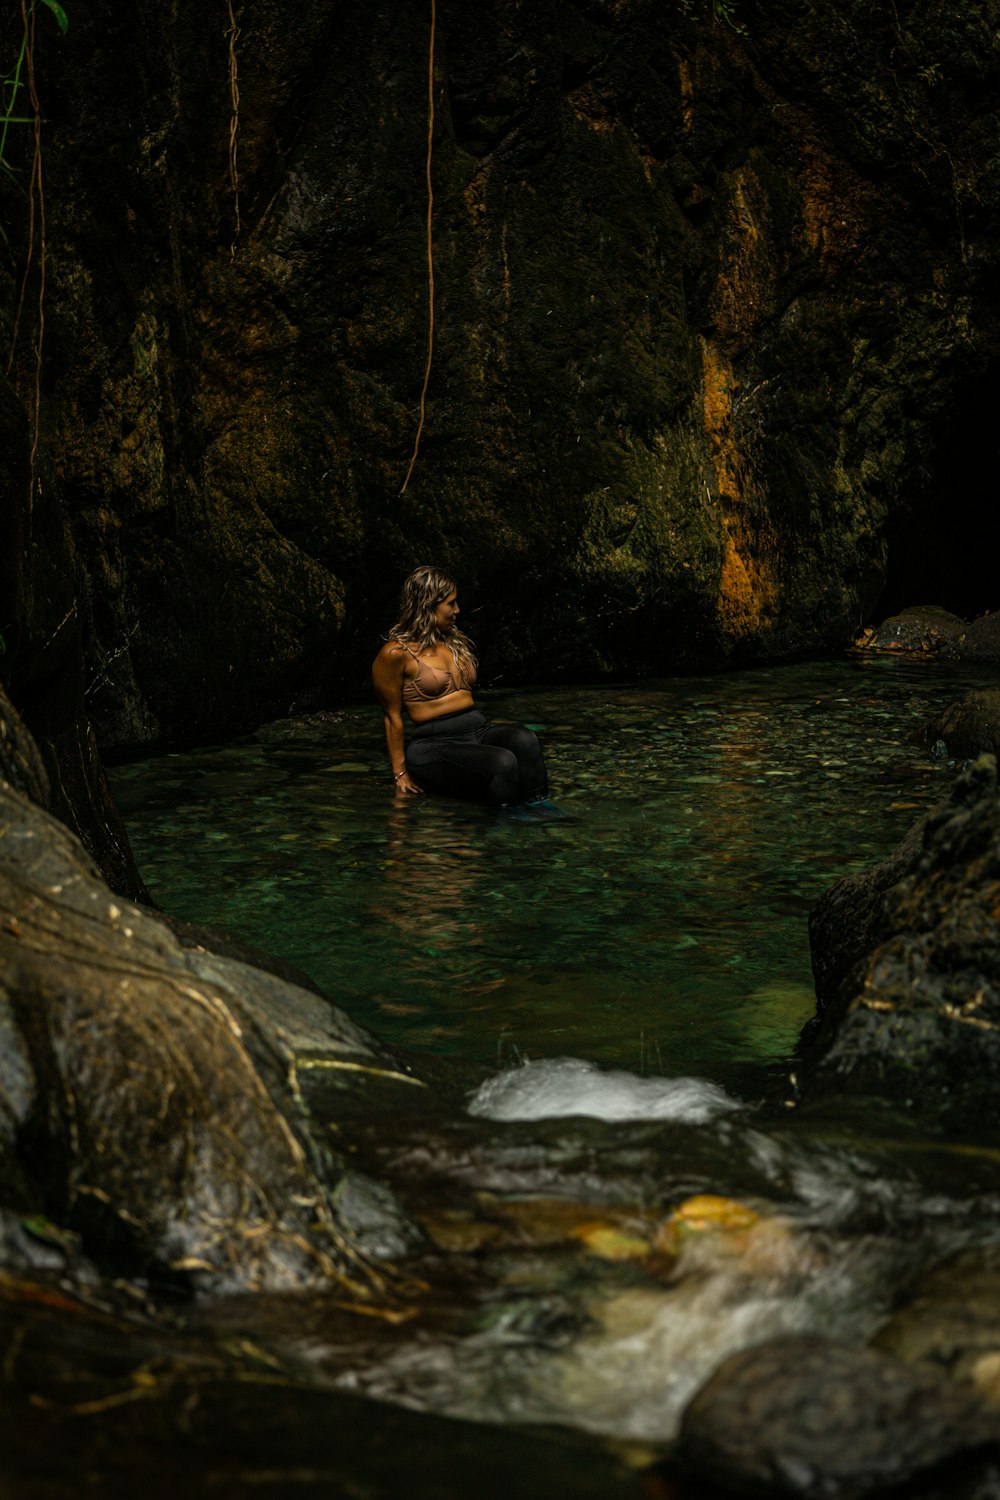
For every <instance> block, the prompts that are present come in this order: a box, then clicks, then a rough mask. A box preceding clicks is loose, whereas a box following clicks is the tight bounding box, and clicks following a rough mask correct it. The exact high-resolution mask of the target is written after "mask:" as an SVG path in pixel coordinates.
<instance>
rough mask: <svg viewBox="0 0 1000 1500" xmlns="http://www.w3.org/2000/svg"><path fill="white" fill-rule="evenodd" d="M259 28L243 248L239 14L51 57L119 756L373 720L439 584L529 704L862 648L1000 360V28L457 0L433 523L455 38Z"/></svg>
mask: <svg viewBox="0 0 1000 1500" xmlns="http://www.w3.org/2000/svg"><path fill="white" fill-rule="evenodd" d="M235 11H236V17H237V21H238V28H239V29H238V34H237V36H236V39H235V55H236V61H237V69H238V85H239V136H238V168H239V211H240V227H239V233H237V227H236V213H235V209H236V203H235V200H234V194H233V191H232V185H231V182H230V176H229V165H228V140H229V130H230V122H231V113H232V105H231V95H230V85H229V58H228V42H227V35H226V33H227V30H228V26H229V21H228V10H227V5H226V4H225V3H222V0H220V3H215V0H213V3H212V4H210V5H198V6H195V5H194V4H193V3H190V0H189V3H187V4H175V5H173V6H154V5H153V4H152V3H150V0H140V3H137V4H135V5H133V6H129V7H128V8H122V7H115V6H113V5H112V4H111V3H110V0H93V3H89V4H87V5H86V6H84V5H83V3H82V0H81V3H80V4H78V5H77V6H74V8H73V11H72V13H71V20H70V29H69V32H68V34H67V36H66V37H65V38H59V37H58V36H57V35H56V33H55V29H54V28H52V29H51V31H50V32H46V33H42V31H41V28H40V35H39V43H38V76H39V88H40V91H41V92H42V94H43V97H44V109H45V116H46V119H45V127H44V139H43V150H44V153H45V158H44V159H45V173H46V176H45V183H46V203H47V215H48V224H47V234H48V264H47V286H46V337H45V352H44V362H43V371H42V381H43V404H42V448H43V453H44V456H45V462H46V464H47V465H48V468H47V471H46V472H47V474H48V475H49V476H50V478H49V480H48V483H49V485H50V493H51V499H52V503H53V504H56V505H58V507H59V508H60V513H61V514H62V516H63V517H64V518H65V522H66V530H67V536H68V539H69V540H68V545H69V548H70V551H71V554H72V563H71V579H72V587H73V589H74V590H75V594H76V599H77V602H78V607H79V620H80V630H81V639H82V642H83V648H84V653H85V660H86V670H85V674H84V686H85V688H86V690H87V708H88V711H89V713H90V715H91V716H92V718H93V720H94V722H95V723H96V725H97V727H98V732H99V737H100V739H101V743H102V745H104V746H105V747H106V748H107V749H109V750H127V749H131V748H134V747H136V746H138V745H141V744H143V743H148V742H150V741H153V740H157V739H162V738H168V739H169V738H176V737H183V736H187V735H196V734H209V733H221V732H226V731H228V730H231V729H233V728H234V727H236V726H238V725H239V724H241V723H245V722H249V721H251V720H253V719H254V718H259V717H262V716H266V715H267V714H272V713H275V712H279V711H281V710H283V709H284V708H286V707H288V706H289V705H299V706H304V705H307V704H310V703H314V702H318V701H322V700H323V699H324V698H325V697H329V696H330V695H332V694H336V693H348V694H352V695H353V694H356V693H358V692H360V691H363V690H364V676H365V671H366V666H367V663H368V661H369V660H370V658H371V656H372V655H373V654H374V651H375V649H376V647H377V644H378V635H379V632H380V630H382V629H384V627H385V625H386V624H387V623H388V621H389V620H390V619H391V618H392V615H393V610H394V597H395V593H396V589H397V587H398V582H399V579H400V577H401V575H402V574H403V573H404V572H405V571H407V570H408V568H409V567H410V566H412V565H413V564H415V563H416V562H420V561H426V560H440V561H442V562H443V563H444V564H445V565H446V566H448V567H450V568H452V569H453V570H454V571H455V572H456V573H457V574H458V576H459V578H460V580H461V583H462V592H463V599H464V603H465V605H466V623H467V624H468V626H469V628H470V629H471V631H472V633H473V634H474V635H476V637H477V639H478V640H479V642H480V646H481V648H482V654H483V657H484V665H485V668H486V675H487V677H488V678H490V677H492V678H493V679H494V680H496V678H497V677H498V676H501V675H502V677H503V679H504V680H507V681H510V680H513V679H514V678H516V677H530V676H534V677H549V678H555V677H560V676H570V675H572V676H577V677H592V676H597V675H600V674H602V673H605V672H613V673H649V672H666V671H670V670H673V669H676V668H680V669H683V668H685V667H688V666H705V665H725V664H731V663H740V662H744V661H749V660H754V659H765V658H773V657H777V656H782V655H789V654H795V653H800V652H805V651H810V650H820V649H828V648H831V647H835V646H837V645H839V644H840V643H842V642H843V641H844V640H846V639H847V638H848V637H849V636H850V634H851V632H852V631H853V629H854V628H855V627H856V626H857V625H858V624H859V623H860V620H861V618H862V617H863V616H864V615H865V614H866V613H867V612H868V611H870V610H871V609H872V608H873V607H874V606H875V604H876V603H877V601H878V599H879V597H880V594H881V593H882V590H883V587H884V583H885V576H886V553H887V541H886V538H887V536H889V537H891V536H892V534H893V530H892V528H893V525H894V524H895V525H896V528H897V534H898V532H899V529H900V528H901V527H905V524H906V523H905V517H906V515H908V514H910V513H911V512H912V509H913V506H914V497H915V496H917V497H921V496H923V495H924V494H925V492H926V491H927V488H928V486H929V485H931V484H932V483H933V482H934V475H935V469H934V452H935V445H936V444H937V443H938V441H939V440H940V436H941V433H942V432H943V431H946V430H947V428H948V424H949V420H950V419H949V413H950V411H951V409H952V404H953V402H954V401H955V400H956V399H957V398H956V392H957V391H959V390H960V389H961V388H963V387H964V388H965V389H967V388H968V385H969V382H970V381H975V380H976V378H977V376H978V373H979V372H980V371H982V370H983V369H984V368H986V366H987V364H988V363H989V361H990V360H991V358H992V357H994V356H995V354H996V348H997V318H996V289H995V288H996V275H995V266H996V260H997V251H998V244H1000V240H998V235H997V184H996V174H997V167H996V163H997V160H998V158H1000V142H998V139H997V137H998V127H997V112H996V105H997V92H998V89H997V84H998V77H997V67H996V61H995V51H996V49H995V46H994V44H993V36H994V34H995V31H996V29H997V26H998V25H1000V17H998V16H997V7H996V6H995V5H993V4H988V3H982V0H980V3H969V4H959V5H957V6H956V7H953V8H952V10H951V11H950V13H949V18H948V19H947V21H946V22H942V21H941V18H940V16H939V14H938V12H937V9H936V8H933V7H930V6H918V5H911V6H909V7H907V6H900V7H897V8H896V9H895V10H893V9H892V8H890V9H889V10H886V11H885V12H884V13H883V12H881V11H877V12H875V13H873V12H872V10H871V8H870V7H869V6H867V5H866V4H862V3H861V0H845V3H843V4H841V5H838V6H837V7H832V6H830V5H829V4H826V3H824V4H819V3H816V0H800V3H798V4H795V5H792V4H790V3H789V4H781V3H769V4H767V5H764V4H760V5H757V4H754V3H750V0H738V3H737V4H736V6H735V7H734V11H735V16H736V19H737V21H738V22H739V23H741V24H742V25H743V26H744V27H745V34H743V35H740V34H738V33H737V32H736V31H735V30H734V29H733V28H732V27H730V26H727V25H725V24H724V23H722V22H721V21H719V20H717V19H715V18H714V17H713V14H712V11H711V7H710V6H709V5H707V4H702V3H701V0H689V3H676V4H670V3H667V0H576V3H571V0H535V3H533V4H531V5H526V4H517V3H515V0H492V3H483V4H479V5H477V6H475V7H470V6H468V5H466V4H464V3H460V0H441V3H439V5H438V27H437V37H436V72H435V102H436V111H437V114H436V127H435V134H434V158H433V182H434V192H435V215H434V260H435V272H436V284H437V296H436V303H435V311H436V322H435V348H434V362H433V367H432V372H431V379H430V387H429V394H428V405H427V422H426V427H425V430H424V434H423V440H422V444H421V450H420V455H419V457H418V460H417V464H416V467H415V469H414V473H413V477H412V480H411V481H410V484H409V487H408V489H407V491H406V493H405V494H403V495H400V493H399V491H400V487H401V485H402V482H403V478H404V476H405V474H406V469H407V463H408V461H409V456H410V451H411V448H412V444H413V438H414V432H415V427H416V420H417V406H418V400H419V393H420V387H421V382H422V379H423V373H424V356H425V347H426V331H427V326H426V322H427V320H426V252H425V244H424V224H425V212H426V202H425V180H424V166H425V160H424V159H425V149H426V87H427V80H426V68H427V49H428V41H429V15H430V7H429V4H425V3H419V4H418V3H415V0H414V3H409V0H394V3H389V0H386V3H383V0H379V3H378V4H371V3H364V4H362V3H361V0H352V3H344V0H326V3H324V0H312V3H309V4H306V3H305V0H291V3H288V0H286V3H282V4H280V5H279V4H278V3H277V0H245V3H243V4H242V5H240V4H237V5H236V6H235ZM44 19H45V18H44V17H43V18H42V20H44ZM7 28H8V31H7V34H5V41H4V46H5V49H6V51H7V52H9V51H10V50H11V45H12V42H11V34H12V23H10V22H8V23H7ZM22 149H26V146H25V145H24V144H23V143H22ZM0 191H2V193H3V198H2V204H3V211H4V220H5V223H6V224H7V225H8V226H9V233H10V243H9V245H8V247H7V248H6V249H4V251H3V272H2V277H3V288H2V291H3V298H2V302H3V310H4V311H3V316H4V317H5V319H7V320H8V323H9V319H10V317H11V312H12V307H13V303H14V285H15V278H16V275H17V272H18V265H19V259H18V256H19V253H22V252H23V243H21V242H22V241H23V232H24V226H23V217H24V216H23V211H22V205H21V202H20V200H19V198H18V196H17V194H16V192H14V191H13V190H12V189H11V188H10V186H9V185H8V184H5V185H4V187H3V188H2V190H0ZM19 349H20V358H19V365H18V367H17V369H16V372H15V373H16V378H17V386H18V390H19V392H20V394H21V398H22V402H23V403H25V404H27V405H29V406H30V399H29V397H30V389H31V382H32V369H31V363H32V362H31V357H30V351H31V339H30V337H26V336H25V331H24V330H22V335H21V339H20V343H19ZM6 482H7V483H8V484H15V483H19V482H20V481H16V480H15V479H14V478H13V477H12V474H11V473H10V471H8V473H7V475H6ZM919 503H923V501H922V500H921V501H920V502H919ZM12 634H13V635H14V636H15V637H16V630H15V631H14V632H12Z"/></svg>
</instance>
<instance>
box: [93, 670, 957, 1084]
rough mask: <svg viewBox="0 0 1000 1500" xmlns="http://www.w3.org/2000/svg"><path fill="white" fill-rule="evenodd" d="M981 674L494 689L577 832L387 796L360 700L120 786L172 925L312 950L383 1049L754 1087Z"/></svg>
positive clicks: (326, 977) (927, 783) (161, 762)
mask: <svg viewBox="0 0 1000 1500" xmlns="http://www.w3.org/2000/svg"><path fill="white" fill-rule="evenodd" d="M981 681H982V674H978V675H977V674H975V673H973V672H970V671H969V669H968V668H964V669H961V670H959V669H957V668H951V667H948V666H946V665H944V664H939V663H924V662H914V661H905V660H900V659H898V658H892V657H861V656H859V657H849V658H845V659H842V660H837V661H833V662H822V663H805V664H798V665H793V666H783V667H771V668H766V669H759V670H754V671H749V672H744V673H740V674H733V675H725V676H712V677H693V678H692V677H688V678H682V679H664V680H661V681H656V682H646V683H643V684H638V685H636V684H629V685H619V686H599V687H589V688H544V689H542V688H537V689H531V690H526V691H519V692H492V693H491V692H487V693H484V694H482V696H481V698H480V706H481V707H483V708H484V709H485V711H486V712H487V714H488V715H489V716H490V717H491V718H493V719H494V720H496V721H502V720H516V721H520V722H523V723H527V724H529V725H530V726H531V727H532V728H534V729H536V730H537V732H538V734H539V735H540V737H541V739H542V741H543V745H544V749H545V754H546V757H547V760H548V764H549V769H550V775H551V779H552V785H553V795H554V796H555V797H556V799H557V800H558V802H559V803H560V804H561V805H562V806H563V807H564V808H565V809H566V810H567V811H570V812H572V813H573V814H574V821H567V822H564V823H551V824H542V825H537V826H536V825H530V824H525V823H519V822H514V821H512V820H509V819H508V818H506V817H505V816H504V815H502V814H496V813H494V812H491V811H489V810H487V809H485V808H480V807H477V806H473V805H469V804H464V803H461V802H454V801H447V800H443V799H436V798H431V797H421V798H419V799H416V798H410V799H407V800H400V799H397V798H396V797H395V795H394V793H393V789H392V785H391V782H390V780H389V777H388V767H387V762H386V758H385V751H384V745H383V741H382V726H381V715H380V713H379V711H378V710H377V708H376V707H375V706H374V705H371V706H369V705H367V704H365V705H360V706H357V707H349V708H344V709H341V710H337V711H332V712H330V713H326V714H321V715H314V716H310V717H308V718H303V719H296V720H285V721H281V722H279V723H276V724H272V725H269V726H267V727H265V728H263V729H261V730H260V731H258V732H257V733H255V734H252V735H248V736H246V737H244V738H242V739H240V740H238V741H236V742H234V743H232V744H228V745H225V746H218V747H209V748H201V749H196V750H190V751H185V752H182V753H175V754H165V755H160V756H158V757H156V758H153V759H149V760H144V761H140V762H135V763H132V764H129V765H122V766H119V767H117V768H115V769H114V770H113V772H112V781H113V785H114V789H115V792H116V794H117V796H118V798H119V801H120V803H121V805H122V808H123V811H124V814H125V818H126V822H127V824H128V828H129V831H130V834H131V837H132V841H133V845H134V849H135V853H136V857H137V860H138V863H139V867H140V869H141V870H142V872H143V874H144V876H145V878H146V880H147V883H148V884H149V887H150V889H151V891H152V893H153V895H154V897H155V898H156V899H157V900H158V901H159V902H160V903H161V904H162V905H163V906H164V907H165V908H166V909H167V910H168V911H169V912H170V913H171V914H172V915H173V916H175V917H180V918H185V919H188V920H192V921H198V922H203V923H206V924H209V925H212V926H217V927H221V928H223V929H225V930H226V931H228V932H230V933H231V934H233V935H234V936H237V937H242V938H244V939H246V940H249V941H251V942H252V943H254V944H257V945H258V946H261V947H264V948H268V949H271V950H272V951H274V952H275V953H277V954H279V955H281V956H282V957H283V958H285V959H287V960H289V961H291V962H293V963H295V964H297V965H299V966H300V967H301V968H302V969H304V970H305V971H306V972H307V973H308V974H310V975H311V976H312V978H313V979H314V980H315V981H316V982H317V983H318V984H320V985H322V986H323V987H324V989H325V990H326V991H327V992H328V993H329V994H330V995H331V996H332V997H333V998H334V999H336V1000H337V1001H338V1003H340V1004H341V1005H342V1006H343V1007H344V1008H345V1009H346V1010H348V1011H349V1012H350V1013H351V1014H352V1015H353V1016H355V1017H356V1018H357V1019H359V1020H361V1021H362V1022H364V1023H366V1024H367V1025H369V1026H370V1027H371V1028H372V1029H373V1030H375V1031H376V1032H377V1033H378V1034H379V1035H380V1036H381V1037H383V1038H384V1039H386V1040H387V1041H393V1040H395V1041H399V1042H405V1043H406V1044H407V1045H409V1046H412V1047H417V1048H424V1049H433V1050H435V1051H438V1052H452V1053H457V1054H461V1055H462V1056H464V1057H465V1058H467V1059H468V1060H470V1061H474V1062H476V1063H478V1064H481V1065H482V1067H483V1069H484V1071H485V1070H486V1069H488V1068H489V1067H491V1066H495V1065H497V1064H501V1065H503V1064H507V1063H511V1062H516V1061H518V1060H524V1059H529V1058H530V1059H537V1058H543V1057H554V1056H560V1055H572V1056H575V1057H578V1058H585V1059H591V1060H594V1061H598V1062H601V1063H605V1064H613V1065H615V1066H616V1067H620V1068H626V1069H629V1070H631V1071H633V1072H636V1073H639V1074H642V1075H648V1074H666V1075H678V1074H679V1075H690V1074H696V1075H701V1076H706V1077H709V1078H712V1079H715V1080H717V1081H718V1082H720V1083H723V1084H726V1085H728V1086H735V1087H736V1088H737V1089H739V1088H744V1089H745V1088H747V1087H752V1086H753V1081H754V1078H755V1077H756V1076H757V1075H760V1076H761V1077H763V1075H764V1073H771V1072H773V1071H775V1070H777V1069H780V1068H782V1067H783V1066H785V1064H786V1062H787V1057H788V1054H789V1051H790V1049H791V1047H792V1045H793V1044H794V1041H795V1038H796V1035H797V1033H798V1030H799V1028H800V1026H801V1025H802V1023H803V1021H805V1019H806V1018H807V1017H808V1016H809V1015H810V1014H811V1011H812V1007H813V996H812V976H811V971H810V961H809V949H808V938H807V914H808V911H809V908H810V906H811V905H812V904H813V903H814V902H815V900H816V899H817V898H818V896H819V895H821V894H822V892H823V891H824V890H825V889H826V888H827V887H828V886H829V885H830V884H831V883H832V881H833V880H835V879H836V878H837V877H838V876H840V875H842V874H844V873H846V872H848V871H850V870H856V869H859V868H861V867H863V866H864V865H866V864H868V863H870V862H871V861H873V860H875V859H878V858H880V857H882V856H883V855H885V854H886V853H888V851H889V850H890V849H891V848H892V847H893V845H894V844H895V843H896V842H897V841H898V840H899V839H900V838H901V837H902V835H903V834H904V833H905V832H906V830H907V829H908V828H909V826H910V825H911V823H912V822H913V821H914V819H915V818H916V817H917V816H918V815H919V814H920V813H921V812H922V811H923V810H924V809H925V808H926V807H928V806H929V805H930V804H931V803H933V802H934V801H936V800H937V799H939V798H940V797H941V796H943V795H945V793H946V791H947V789H948V786H949V785H950V782H951V780H952V778H953V775H954V770H955V768H954V766H953V765H952V764H950V763H949V762H948V761H947V760H946V759H944V758H935V756H934V755H933V754H931V753H928V752H925V751H923V750H921V749H919V748H916V747H915V746H914V745H913V744H912V743H911V742H910V738H909V737H910V735H911V734H912V731H913V730H914V729H916V728H917V727H918V726H919V725H920V724H921V723H922V722H923V720H924V719H925V718H926V717H927V716H928V715H929V714H930V713H932V712H934V711H935V710H936V709H938V708H939V707H941V706H942V705H943V704H944V703H945V702H948V701H950V699H952V698H954V697H955V696H958V695H959V694H960V693H961V692H962V691H964V690H965V689H966V688H968V687H969V686H972V685H975V684H976V683H977V682H980V683H981Z"/></svg>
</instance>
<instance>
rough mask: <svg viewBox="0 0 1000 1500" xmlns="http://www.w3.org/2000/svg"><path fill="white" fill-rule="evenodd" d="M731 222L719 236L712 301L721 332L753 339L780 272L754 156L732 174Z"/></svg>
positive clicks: (736, 339) (740, 340)
mask: <svg viewBox="0 0 1000 1500" xmlns="http://www.w3.org/2000/svg"><path fill="white" fill-rule="evenodd" d="M727 185H728V189H729V193H728V201H727V204H726V210H727V214H726V222H725V224H724V226H723V227H722V231H721V234H720V237H719V249H720V255H719V272H718V276H717V278H716V282H715V287H714V289H713V292H712V297H711V300H710V303H709V307H710V311H711V315H712V321H713V323H714V324H715V327H716V330H717V332H718V336H719V338H721V339H723V340H725V341H727V342H730V343H735V344H746V343H748V342H749V341H750V340H751V338H752V336H753V334H754V330H755V329H756V326H757V323H758V320H759V318H760V315H761V314H762V313H764V312H765V311H766V310H767V309H768V308H769V306H770V304H771V301H772V298H773V293H774V284H775V280H776V276H777V271H778V265H777V259H778V255H777V247H776V246H775V244H774V242H773V238H772V235H771V207H770V202H769V200H768V196H767V192H766V190H765V188H764V186H763V184H762V183H761V180H760V178H759V177H758V176H757V173H756V172H755V171H754V168H753V164H752V162H751V161H747V162H745V163H744V165H743V166H742V167H740V168H739V170H738V171H736V172H734V173H733V174H732V175H731V177H729V179H728V184H727Z"/></svg>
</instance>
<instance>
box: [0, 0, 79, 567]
mask: <svg viewBox="0 0 1000 1500" xmlns="http://www.w3.org/2000/svg"><path fill="white" fill-rule="evenodd" d="M20 3H21V43H20V47H19V50H18V56H17V62H16V64H15V67H14V71H13V73H12V74H11V75H10V76H9V77H8V78H5V79H4V81H3V114H2V116H0V169H2V171H3V172H4V173H6V175H7V176H9V177H10V178H12V179H13V181H14V182H15V183H17V184H18V186H20V183H19V182H18V176H17V172H16V169H15V168H14V166H13V165H12V164H11V162H10V160H9V158H8V156H7V142H8V139H9V133H10V127H11V126H12V125H30V126H31V130H32V152H31V166H30V170H29V175H28V189H27V199H28V232H27V244H26V248H25V255H24V269H23V271H22V274H21V280H20V285H19V288H18V294H17V305H16V307H15V310H14V322H13V327H12V330H11V340H10V350H9V353H8V356H7V369H6V374H7V376H8V378H9V377H10V375H11V373H12V371H13V369H14V359H15V356H16V353H17V343H18V336H19V334H20V329H21V319H22V316H23V313H24V306H25V302H26V300H27V295H28V286H29V283H30V279H31V273H32V270H33V268H34V267H35V266H36V264H37V269H38V277H37V281H38V298H37V303H36V307H37V312H36V323H35V348H34V356H35V357H34V369H33V379H32V391H31V405H30V410H31V452H30V455H29V459H28V515H27V540H28V541H29V542H30V540H31V530H32V515H33V510H34V499H35V471H36V466H37V460H38V443H39V438H40V435H41V413H42V348H43V345H44V342H45V265H46V237H45V185H44V178H43V173H42V107H41V102H40V100H39V97H38V87H37V80H36V77H35V42H36V29H37V8H36V3H35V0H20ZM42 4H43V5H45V6H46V7H47V8H48V9H49V10H50V11H51V12H52V14H53V15H54V16H55V18H56V20H57V21H58V23H59V27H60V30H62V31H65V30H66V28H67V26H68V25H69V21H68V19H67V16H66V12H65V11H64V10H63V8H62V6H61V5H59V4H58V3H57V0H42ZM22 89H24V90H26V92H27V96H28V104H29V107H30V110H31V113H30V114H28V115H20V114H18V113H17V109H18V100H19V95H20V93H21V90H22Z"/></svg>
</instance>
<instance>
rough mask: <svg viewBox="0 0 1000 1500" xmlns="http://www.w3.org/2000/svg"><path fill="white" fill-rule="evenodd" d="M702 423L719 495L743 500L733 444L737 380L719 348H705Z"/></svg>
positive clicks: (703, 350) (736, 454)
mask: <svg viewBox="0 0 1000 1500" xmlns="http://www.w3.org/2000/svg"><path fill="white" fill-rule="evenodd" d="M701 370H702V375H701V391H702V419H703V422H704V426H705V434H706V436H707V437H708V440H709V443H710V445H711V454H712V468H713V469H714V471H715V482H716V486H717V487H718V491H719V495H720V496H721V497H722V498H723V499H725V500H729V501H736V500H739V498H740V487H739V484H738V482H737V478H736V476H737V472H738V469H739V455H738V453H737V451H736V447H735V444H734V442H733V437H732V431H731V428H730V419H731V417H732V410H733V391H734V389H735V387H736V376H735V374H734V372H733V367H732V365H731V364H730V362H729V360H728V359H727V358H726V356H725V355H724V354H723V352H722V350H721V349H720V348H719V347H718V345H717V344H710V343H708V342H707V341H706V340H705V339H703V340H702V344H701Z"/></svg>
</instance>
